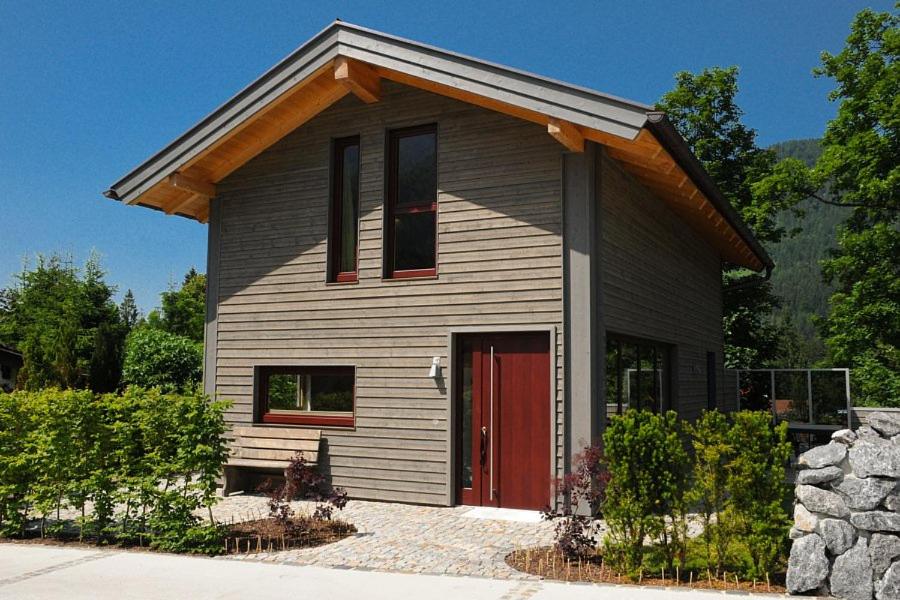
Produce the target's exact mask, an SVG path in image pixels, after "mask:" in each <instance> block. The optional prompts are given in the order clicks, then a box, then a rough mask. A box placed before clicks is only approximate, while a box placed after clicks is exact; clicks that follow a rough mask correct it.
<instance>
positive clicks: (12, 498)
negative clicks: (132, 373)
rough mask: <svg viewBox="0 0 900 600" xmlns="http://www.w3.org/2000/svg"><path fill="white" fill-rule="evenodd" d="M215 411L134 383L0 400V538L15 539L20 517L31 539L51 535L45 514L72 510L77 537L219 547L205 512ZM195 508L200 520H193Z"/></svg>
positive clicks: (220, 428)
mask: <svg viewBox="0 0 900 600" xmlns="http://www.w3.org/2000/svg"><path fill="white" fill-rule="evenodd" d="M225 408H226V404H225V403H223V402H213V401H210V400H209V399H208V398H206V397H204V396H202V395H199V394H163V393H162V392H160V391H159V390H156V389H151V390H146V389H143V388H137V387H132V388H129V389H127V390H126V391H125V392H124V393H123V394H121V395H113V394H105V395H97V394H93V393H91V392H88V391H73V390H66V391H61V390H56V389H48V390H42V391H40V392H15V393H13V394H0V535H24V533H25V529H24V528H25V524H26V522H27V519H28V516H29V515H30V514H34V515H37V516H39V517H40V518H41V530H40V531H41V535H44V534H46V533H51V534H52V533H55V532H56V531H55V530H54V529H53V528H50V529H47V528H46V527H45V525H46V523H48V518H49V517H52V516H55V515H56V514H58V513H59V511H60V510H61V509H63V508H73V509H76V510H78V511H80V512H81V517H80V518H79V519H78V520H77V526H78V530H79V535H80V536H85V535H87V536H90V537H93V538H96V539H97V540H98V541H114V542H122V543H137V544H142V545H143V544H144V542H145V541H146V542H148V543H149V544H150V545H151V546H153V547H156V548H159V549H163V550H169V551H179V552H183V551H200V552H208V553H214V552H219V551H221V548H220V543H221V540H222V535H221V533H222V532H221V529H220V528H219V527H218V526H217V525H216V524H215V523H214V521H213V519H212V512H211V509H212V505H213V504H214V503H215V501H216V482H217V479H218V476H219V473H220V471H221V468H222V464H223V463H224V462H225V460H226V459H227V445H226V441H225V438H224V437H223V434H224V432H225V429H226V426H225V420H224V411H225ZM88 502H90V503H92V504H93V510H92V511H91V513H90V514H87V513H86V511H85V505H86V504H87V503H88ZM202 508H207V509H208V511H209V523H208V524H203V523H202V519H200V518H199V517H198V516H197V515H196V513H197V511H198V510H199V509H202ZM53 523H54V526H55V527H58V525H59V521H58V519H57V520H54V522H53Z"/></svg>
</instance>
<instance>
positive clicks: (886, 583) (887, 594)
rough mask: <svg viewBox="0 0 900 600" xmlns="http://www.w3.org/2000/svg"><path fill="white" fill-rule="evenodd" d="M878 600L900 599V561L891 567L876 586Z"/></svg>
mask: <svg viewBox="0 0 900 600" xmlns="http://www.w3.org/2000/svg"><path fill="white" fill-rule="evenodd" d="M875 598H877V600H897V598H900V561H898V562H895V563H894V564H892V565H891V568H890V569H888V570H887V572H886V573H885V574H884V577H882V578H881V580H880V581H878V582H877V583H876V584H875Z"/></svg>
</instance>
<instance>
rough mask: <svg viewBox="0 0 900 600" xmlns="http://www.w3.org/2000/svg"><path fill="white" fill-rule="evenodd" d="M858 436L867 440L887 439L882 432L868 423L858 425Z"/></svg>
mask: <svg viewBox="0 0 900 600" xmlns="http://www.w3.org/2000/svg"><path fill="white" fill-rule="evenodd" d="M856 437H857V438H859V439H861V440H867V441H870V442H871V441H875V440H878V441H882V442H883V441H885V440H884V438H882V437H881V434H879V433H878V432H877V431H875V430H874V429H872V428H871V427H869V426H868V425H860V426H859V427H857V429H856Z"/></svg>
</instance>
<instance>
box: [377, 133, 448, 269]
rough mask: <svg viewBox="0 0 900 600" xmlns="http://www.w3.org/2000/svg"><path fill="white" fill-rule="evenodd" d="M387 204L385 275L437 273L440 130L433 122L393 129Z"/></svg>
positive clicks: (389, 158) (389, 157)
mask: <svg viewBox="0 0 900 600" xmlns="http://www.w3.org/2000/svg"><path fill="white" fill-rule="evenodd" d="M387 191H388V198H387V201H386V203H385V212H386V214H385V229H386V231H385V240H386V244H385V274H386V276H387V277H422V276H430V275H436V274H437V134H436V132H435V127H434V126H433V125H425V126H419V127H412V128H409V129H400V130H396V131H392V132H391V133H390V137H389V149H388V182H387Z"/></svg>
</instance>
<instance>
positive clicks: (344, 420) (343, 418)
mask: <svg viewBox="0 0 900 600" xmlns="http://www.w3.org/2000/svg"><path fill="white" fill-rule="evenodd" d="M270 375H351V376H352V377H353V411H352V412H351V414H349V415H343V414H340V415H329V414H323V415H316V414H314V412H315V411H310V412H307V413H305V414H297V415H286V414H272V413H269V406H268V398H269V376H270ZM256 388H257V407H258V418H257V421H259V422H262V423H273V424H275V423H280V424H287V425H315V426H325V427H353V426H354V425H355V423H356V369H355V368H354V367H297V366H284V367H278V366H265V367H257V385H256Z"/></svg>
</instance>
